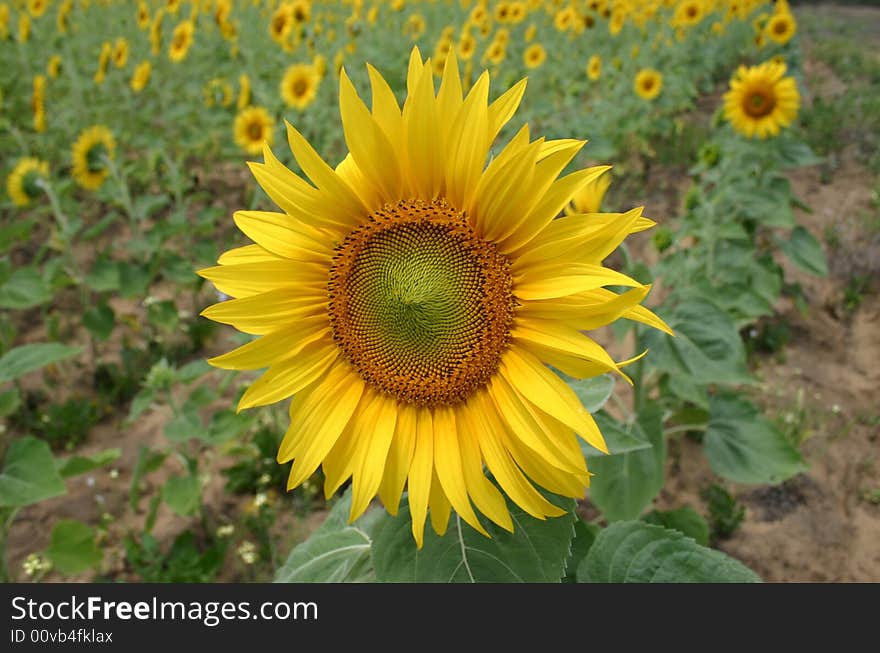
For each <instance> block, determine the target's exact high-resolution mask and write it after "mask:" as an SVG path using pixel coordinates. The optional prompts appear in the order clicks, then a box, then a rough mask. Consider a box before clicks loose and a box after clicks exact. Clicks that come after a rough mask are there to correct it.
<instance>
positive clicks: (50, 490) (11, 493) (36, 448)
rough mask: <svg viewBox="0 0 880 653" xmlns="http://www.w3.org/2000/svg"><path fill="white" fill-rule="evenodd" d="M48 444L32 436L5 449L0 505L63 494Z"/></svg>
mask: <svg viewBox="0 0 880 653" xmlns="http://www.w3.org/2000/svg"><path fill="white" fill-rule="evenodd" d="M66 492H67V488H66V487H65V485H64V480H63V479H62V478H61V475H60V474H59V473H58V471H57V469H56V468H55V459H54V458H53V457H52V452H51V451H50V450H49V445H47V444H46V443H45V442H42V441H41V440H38V439H36V438H34V437H31V436H25V437H23V438H20V439H18V440H15V441H14V442H13V443H12V444H10V445H9V449H7V450H6V456H5V458H4V459H3V471H2V472H0V507H6V506H10V507H21V506H27V505H29V504H32V503H37V502H38V501H43V500H45V499H50V498H52V497H57V496H59V495H62V494H65V493H66Z"/></svg>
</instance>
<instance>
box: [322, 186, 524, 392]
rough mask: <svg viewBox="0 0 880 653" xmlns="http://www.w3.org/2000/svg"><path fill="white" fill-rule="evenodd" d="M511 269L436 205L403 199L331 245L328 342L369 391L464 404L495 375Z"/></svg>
mask: <svg viewBox="0 0 880 653" xmlns="http://www.w3.org/2000/svg"><path fill="white" fill-rule="evenodd" d="M511 287H512V281H511V276H510V270H509V264H508V261H507V259H505V258H504V257H503V256H502V255H501V254H500V253H499V252H498V251H497V250H496V248H495V246H494V245H492V244H491V243H487V242H485V241H483V240H482V239H480V238H479V237H477V235H476V234H475V233H474V231H473V229H472V228H471V227H470V225H469V224H468V223H467V219H466V217H465V216H464V214H463V213H460V212H458V211H456V210H455V209H453V208H452V207H450V206H449V205H448V204H446V203H445V202H444V201H443V200H433V201H430V202H425V201H421V200H409V201H401V202H399V203H397V204H396V205H390V204H389V205H386V206H385V207H384V208H382V209H379V210H378V211H376V212H374V213H373V214H372V215H370V217H369V220H368V221H367V222H366V223H365V224H364V225H363V226H361V227H359V228H357V229H355V230H354V231H352V232H351V233H349V234H348V236H346V237H345V239H344V240H343V241H342V243H341V244H340V245H339V246H338V247H337V248H336V255H335V257H334V262H333V267H332V269H331V272H330V281H329V283H328V292H329V296H330V305H329V308H330V311H329V312H330V323H331V326H332V328H333V337H334V340H335V341H336V342H337V344H338V345H339V346H340V348H341V349H342V350H343V352H344V353H345V355H346V357H347V358H348V360H349V362H350V363H351V365H352V366H353V367H354V368H355V370H356V371H357V372H358V373H359V374H360V375H361V377H362V378H363V379H364V380H365V381H366V382H367V383H369V384H371V385H372V386H374V387H375V388H377V389H378V390H380V391H381V392H384V393H386V394H389V395H392V396H394V397H396V398H397V399H399V400H400V401H404V402H408V403H415V404H418V405H425V406H433V405H439V404H454V403H458V402H461V401H464V400H465V399H467V398H468V397H469V396H470V395H471V394H472V393H473V392H475V391H476V390H478V389H479V388H481V387H482V386H484V385H485V384H486V383H487V382H488V381H489V379H490V378H491V377H492V375H493V374H494V373H495V372H496V370H497V368H498V363H499V361H500V358H501V354H502V353H503V351H504V349H505V347H506V346H507V343H508V341H509V339H510V329H511V325H512V321H513V310H514V306H515V300H514V296H513V292H512V290H511Z"/></svg>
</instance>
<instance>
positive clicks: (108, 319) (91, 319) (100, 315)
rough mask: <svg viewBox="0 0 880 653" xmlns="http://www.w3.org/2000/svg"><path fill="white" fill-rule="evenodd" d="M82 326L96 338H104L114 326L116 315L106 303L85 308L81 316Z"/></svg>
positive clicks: (107, 336) (108, 335)
mask: <svg viewBox="0 0 880 653" xmlns="http://www.w3.org/2000/svg"><path fill="white" fill-rule="evenodd" d="M82 321H83V326H84V327H85V328H86V329H88V330H89V332H90V333H91V334H92V335H93V336H95V337H96V338H97V339H98V340H106V339H107V338H109V337H110V334H112V333H113V328H114V327H115V326H116V315H114V313H113V309H112V308H110V306H108V305H107V304H106V303H100V304H97V305H95V306H92V307H91V308H89V309H87V310H86V311H85V312H84V313H83V317H82Z"/></svg>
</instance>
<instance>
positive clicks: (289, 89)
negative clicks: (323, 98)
mask: <svg viewBox="0 0 880 653" xmlns="http://www.w3.org/2000/svg"><path fill="white" fill-rule="evenodd" d="M320 83H321V77H320V75H318V71H317V70H315V67H314V66H312V65H310V64H302V63H297V64H293V65H292V66H289V67H288V68H287V70H286V71H284V77H282V78H281V87H280V92H281V99H282V100H284V104H286V105H287V106H289V107H293V108H294V109H300V110H302V109H305V108H306V107H307V106H309V105H310V104H311V103H312V102H313V101H314V99H315V96H316V95H317V94H318V85H319V84H320Z"/></svg>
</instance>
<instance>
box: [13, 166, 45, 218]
mask: <svg viewBox="0 0 880 653" xmlns="http://www.w3.org/2000/svg"><path fill="white" fill-rule="evenodd" d="M48 177H49V164H48V163H46V162H45V161H41V160H40V159H35V158H33V157H25V158H23V159H19V161H18V163H16V164H15V167H14V168H13V169H12V172H10V173H9V176H8V177H7V178H6V192H7V194H8V195H9V199H11V200H12V203H13V204H15V205H16V206H27V205H28V204H30V203H31V202H33V201H34V200H35V199H37V198H38V197H39V196H40V195H41V194H42V193H43V189H42V188H40V184H39V181H40V180H41V179H47V178H48Z"/></svg>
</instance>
